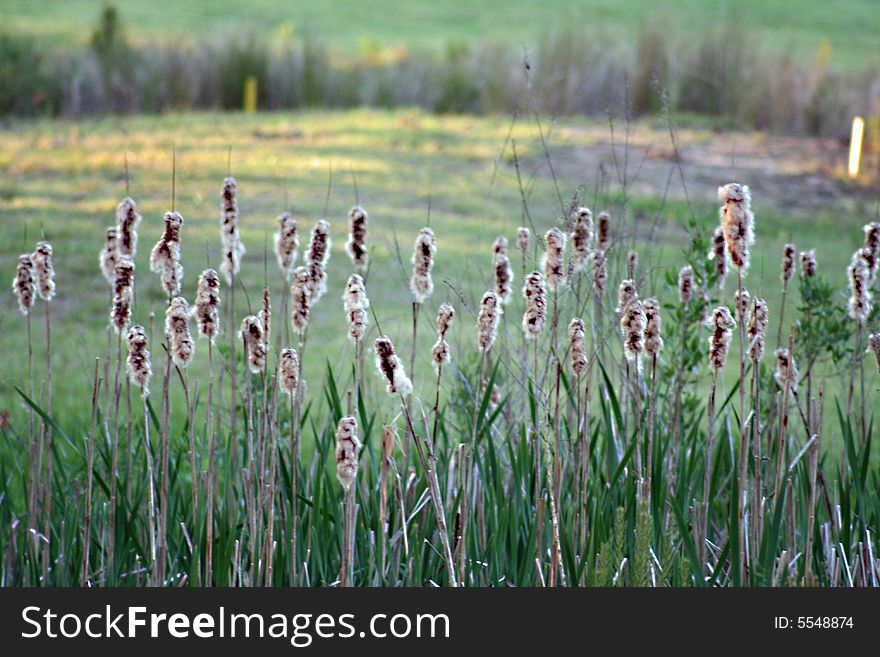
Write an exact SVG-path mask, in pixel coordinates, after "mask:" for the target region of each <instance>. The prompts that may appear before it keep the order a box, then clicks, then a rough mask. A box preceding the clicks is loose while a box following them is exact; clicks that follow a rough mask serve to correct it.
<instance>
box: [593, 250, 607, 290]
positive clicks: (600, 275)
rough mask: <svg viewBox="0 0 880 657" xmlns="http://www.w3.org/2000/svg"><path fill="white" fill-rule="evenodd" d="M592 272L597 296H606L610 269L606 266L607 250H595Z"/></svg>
mask: <svg viewBox="0 0 880 657" xmlns="http://www.w3.org/2000/svg"><path fill="white" fill-rule="evenodd" d="M592 274H593V276H592V279H593V280H592V283H593V292H595V293H596V296H597V297H600V298H601V297H604V296H605V291H606V290H607V289H608V271H607V270H606V268H605V252H604V251H602V250H601V249H595V250H594V251H593V271H592Z"/></svg>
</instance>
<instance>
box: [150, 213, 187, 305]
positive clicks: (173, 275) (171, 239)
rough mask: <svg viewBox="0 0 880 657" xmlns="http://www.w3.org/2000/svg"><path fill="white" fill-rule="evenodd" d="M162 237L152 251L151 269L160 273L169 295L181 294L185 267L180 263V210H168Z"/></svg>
mask: <svg viewBox="0 0 880 657" xmlns="http://www.w3.org/2000/svg"><path fill="white" fill-rule="evenodd" d="M164 223H165V227H164V230H163V232H162V237H161V238H160V239H159V241H158V242H156V246H154V247H153V250H152V252H151V253H150V271H152V272H154V273H156V274H159V277H160V278H161V280H162V289H163V290H164V291H165V294H166V295H168V296H169V297H175V296H178V295H179V294H180V289H181V286H182V285H183V267H182V266H181V264H180V228H181V226H183V217H182V216H181V214H180V213H179V212H173V211H172V212H166V213H165V218H164Z"/></svg>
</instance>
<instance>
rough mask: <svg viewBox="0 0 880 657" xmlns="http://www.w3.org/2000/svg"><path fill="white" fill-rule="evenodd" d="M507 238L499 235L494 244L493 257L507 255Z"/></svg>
mask: <svg viewBox="0 0 880 657" xmlns="http://www.w3.org/2000/svg"><path fill="white" fill-rule="evenodd" d="M507 246H508V242H507V238H506V237H504V235H499V236H498V237H496V238H495V241H494V242H492V256H493V257H494V256H497V255H498V254H499V253H500V254H502V255H507Z"/></svg>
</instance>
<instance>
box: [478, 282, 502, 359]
mask: <svg viewBox="0 0 880 657" xmlns="http://www.w3.org/2000/svg"><path fill="white" fill-rule="evenodd" d="M501 312H502V310H501V303H500V301H499V300H498V295H497V294H495V292H493V291H492V290H489V291H488V292H486V293H485V294H483V298H482V299H480V312H479V314H478V315H477V346H478V347H479V348H480V351H487V350H488V349H489V348H491V347H492V344H493V343H494V342H495V336H496V335H497V333H498V320H500V319H501Z"/></svg>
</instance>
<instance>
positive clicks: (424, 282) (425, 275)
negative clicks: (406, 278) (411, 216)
mask: <svg viewBox="0 0 880 657" xmlns="http://www.w3.org/2000/svg"><path fill="white" fill-rule="evenodd" d="M435 253H437V240H436V239H435V238H434V231H433V230H431V229H430V228H428V227H425V228H422V229H421V230H420V231H419V235H418V237H416V242H415V245H414V246H413V255H412V266H413V269H412V278H411V279H410V282H409V289H410V291H411V292H412V295H413V299H414V300H415V302H416V303H424V302H425V300H426V299H427V298H428V297H429V296H431V293H432V292H434V282H433V281H432V280H431V270H432V269H433V268H434V254H435Z"/></svg>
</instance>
